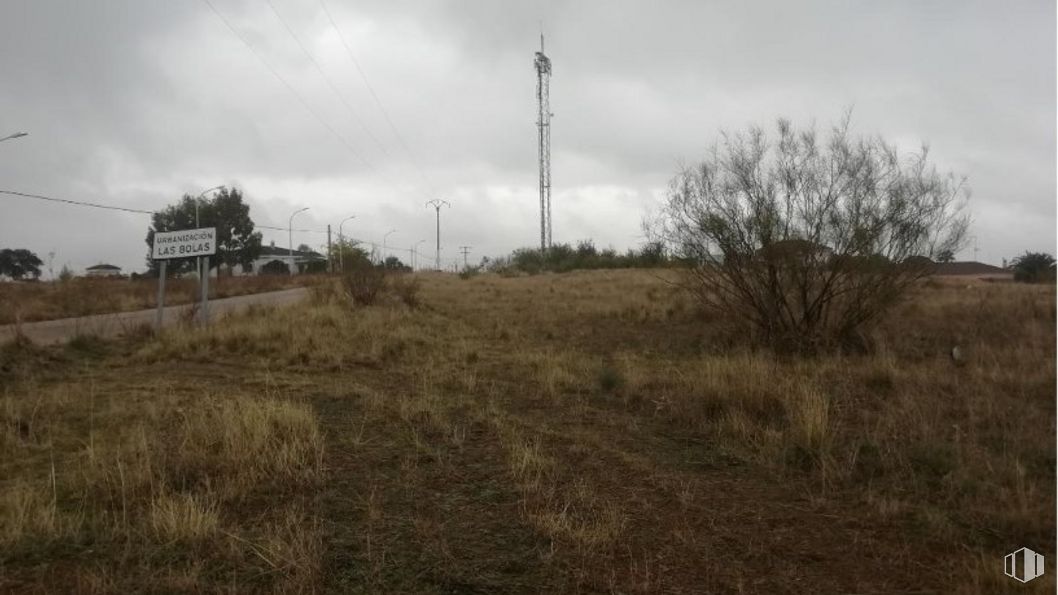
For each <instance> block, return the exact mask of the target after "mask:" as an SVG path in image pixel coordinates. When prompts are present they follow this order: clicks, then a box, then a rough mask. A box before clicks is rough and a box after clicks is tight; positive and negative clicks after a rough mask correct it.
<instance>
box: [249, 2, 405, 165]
mask: <svg viewBox="0 0 1058 595" xmlns="http://www.w3.org/2000/svg"><path fill="white" fill-rule="evenodd" d="M265 2H267V3H268V7H269V8H271V9H272V14H274V15H276V18H277V19H279V22H280V23H281V24H282V25H283V28H284V29H286V31H287V33H288V34H290V37H291V38H292V39H293V40H294V42H295V43H296V44H298V47H299V48H301V52H302V53H303V54H305V57H306V58H308V59H309V62H311V63H312V65H313V66H314V67H315V68H316V72H318V73H320V76H321V77H323V80H324V82H326V83H327V86H328V87H330V89H331V92H332V93H334V96H335V97H337V98H338V101H340V102H341V104H342V105H343V106H345V109H346V111H348V112H349V115H351V116H352V117H353V119H354V120H356V123H357V124H359V125H360V128H361V129H362V130H363V131H364V134H366V135H367V136H368V138H370V139H371V140H372V141H374V143H375V144H376V145H377V146H378V149H379V150H380V151H382V154H383V155H385V156H386V157H389V158H391V159H392V157H393V156H392V155H390V154H389V151H387V150H386V147H385V145H383V144H382V142H381V141H380V140H378V137H377V136H375V135H374V133H373V132H371V129H370V128H368V127H367V124H366V123H365V122H364V120H363V118H361V117H360V115H359V114H358V113H356V110H355V109H353V106H352V105H350V104H349V102H348V101H346V99H345V96H344V95H342V93H341V91H339V90H338V87H337V85H335V84H334V81H332V80H331V77H329V76H327V73H326V72H324V70H323V67H322V66H320V63H319V62H318V61H317V60H316V58H314V57H313V55H312V52H310V51H309V49H308V48H307V47H305V44H304V43H302V42H301V38H300V37H298V35H297V33H294V29H293V28H292V27H291V26H290V24H289V23H287V20H286V19H284V18H283V15H281V14H279V10H278V9H276V6H275V4H272V0H265Z"/></svg>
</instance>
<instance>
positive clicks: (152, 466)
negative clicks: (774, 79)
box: [0, 271, 1056, 594]
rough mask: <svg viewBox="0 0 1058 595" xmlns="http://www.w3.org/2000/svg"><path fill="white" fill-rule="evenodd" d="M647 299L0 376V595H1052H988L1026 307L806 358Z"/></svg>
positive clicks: (488, 303)
mask: <svg viewBox="0 0 1058 595" xmlns="http://www.w3.org/2000/svg"><path fill="white" fill-rule="evenodd" d="M671 274H673V273H672V272H665V273H660V272H659V273H651V272H650V271H606V272H599V271H596V272H575V273H569V274H563V275H540V276H534V277H513V278H500V277H496V276H492V275H481V276H477V277H473V278H470V279H466V280H462V279H459V278H457V277H456V276H451V275H441V274H426V275H419V280H418V282H419V283H420V286H421V291H420V292H419V294H418V296H417V298H418V299H417V300H413V299H410V297H411V296H412V294H413V293H414V292H413V291H411V290H407V289H405V290H404V292H403V294H402V296H398V295H389V296H387V297H386V298H385V299H383V300H382V302H381V303H379V304H377V305H374V306H358V307H354V306H352V305H350V304H349V303H348V301H347V300H345V299H344V298H343V296H342V294H341V292H340V290H339V289H338V288H339V285H338V284H337V283H336V282H335V283H333V284H323V285H320V286H318V287H317V288H316V289H315V290H314V294H313V298H312V299H311V300H309V301H306V302H305V303H303V304H300V305H297V306H293V307H289V308H285V309H269V308H257V309H252V310H250V311H248V312H246V313H243V314H239V315H236V316H233V317H231V318H228V319H226V320H224V321H221V322H219V323H217V324H215V325H214V326H213V327H211V328H209V329H206V330H196V329H190V328H175V329H173V330H171V331H166V332H165V333H164V334H162V335H160V336H157V337H140V338H130V339H128V340H127V341H123V342H114V343H103V342H100V341H93V340H91V339H90V338H79V339H78V340H77V341H75V342H74V343H72V344H71V345H69V346H67V347H64V348H62V349H41V348H37V347H34V346H32V345H26V344H12V345H8V346H5V347H3V348H2V351H0V383H2V384H0V386H2V389H0V591H30V592H84V593H102V592H114V593H125V592H132V591H142V590H152V591H160V592H191V591H222V592H247V591H253V592H267V591H273V592H302V591H304V592H310V591H328V592H340V593H357V592H370V593H401V592H405V593H512V592H514V593H519V592H525V593H538V592H562V593H566V592H615V593H658V592H664V593H768V594H772V593H838V592H856V593H892V592H944V593H980V594H984V593H998V592H1013V590H1014V587H1018V589H1017V591H1018V592H1031V593H1045V592H1053V591H1054V589H1055V582H1054V574H1053V573H1050V574H1048V575H1046V576H1044V577H1043V578H1041V579H1038V580H1036V581H1034V582H1032V583H1029V584H1027V585H1024V586H1022V585H1018V584H1015V583H1013V582H1012V581H1011V579H1009V578H1007V577H1005V576H1004V575H1003V572H1002V568H1003V567H1002V558H1003V555H1004V554H1005V553H1008V552H1010V551H1013V550H1015V549H1017V548H1019V547H1021V546H1029V547H1032V548H1033V549H1035V550H1036V551H1040V552H1042V553H1044V555H1046V556H1048V557H1049V558H1050V557H1052V556H1053V555H1054V553H1055V552H1054V551H1053V550H1052V549H1051V545H1052V544H1053V538H1054V529H1055V492H1054V485H1055V451H1054V443H1055V442H1054V439H1055V383H1056V373H1055V323H1056V319H1055V294H1054V287H1053V286H1025V285H999V284H985V283H980V284H974V283H971V284H965V283H959V284H948V283H939V282H936V281H929V282H926V283H923V284H922V285H921V286H920V287H918V288H916V290H915V291H914V294H913V295H911V296H910V297H909V299H908V300H907V301H906V303H904V304H903V305H902V306H901V307H900V308H899V309H898V310H897V311H895V312H893V314H892V316H890V317H889V318H887V320H886V321H885V322H884V323H883V324H881V325H880V326H879V328H877V329H876V330H875V331H874V332H873V335H872V337H871V339H872V343H873V345H874V349H873V351H872V352H871V353H870V354H867V355H846V356H839V355H832V356H823V357H818V358H814V359H801V358H779V357H775V356H773V355H771V354H770V353H768V352H765V351H759V350H754V349H753V348H752V346H750V345H747V344H746V343H745V341H744V339H743V338H742V337H744V336H745V335H744V333H742V332H741V329H740V328H739V327H738V325H737V324H732V323H731V321H723V320H712V319H709V317H707V316H704V315H703V314H702V313H701V312H700V311H699V310H698V309H697V308H696V307H695V306H694V304H693V303H691V302H690V301H688V300H687V299H686V298H685V297H684V296H683V295H681V294H679V293H677V292H676V291H674V290H673V289H672V287H671V286H670V285H669V284H667V283H666V282H665V281H664V279H662V278H661V277H660V276H659V275H671ZM400 297H403V298H404V299H399V298H400ZM416 302H417V303H416ZM409 303H412V304H415V305H414V306H411V305H409ZM954 345H958V346H959V347H960V349H961V351H962V358H961V359H960V361H953V359H952V358H951V357H950V350H951V348H952V347H953V346H954Z"/></svg>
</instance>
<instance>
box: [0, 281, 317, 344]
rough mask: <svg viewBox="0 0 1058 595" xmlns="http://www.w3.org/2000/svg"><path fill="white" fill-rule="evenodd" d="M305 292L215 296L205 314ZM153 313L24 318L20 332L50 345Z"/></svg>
mask: <svg viewBox="0 0 1058 595" xmlns="http://www.w3.org/2000/svg"><path fill="white" fill-rule="evenodd" d="M306 295H308V290H307V289H305V288H304V287H296V288H294V289H284V290H282V291H270V292H267V293H254V294H250V295H240V296H235V297H230V298H222V299H218V300H210V302H209V316H210V319H211V320H217V319H218V317H220V316H223V315H225V314H229V313H231V312H237V311H239V310H242V309H245V308H246V307H247V306H249V305H251V304H269V305H276V306H279V305H284V304H291V303H294V302H296V301H299V300H301V299H302V298H304V297H305V296H306ZM191 307H192V306H191V304H183V305H180V306H168V307H166V308H165V313H164V315H163V321H162V325H163V326H172V325H174V324H176V323H178V322H180V320H182V319H183V318H184V317H185V312H186V311H187V310H188V309H189V308H191ZM156 315H157V310H156V309H151V310H135V311H132V312H115V313H113V314H96V315H94V316H82V317H79V318H61V319H59V320H45V321H42V322H27V323H24V324H22V334H24V335H25V336H27V337H29V339H30V340H32V341H33V342H34V343H36V344H38V345H51V344H55V343H63V342H66V341H69V340H70V339H72V338H74V337H76V336H77V335H97V336H100V337H114V336H117V335H120V334H122V333H123V332H125V331H127V330H129V329H133V328H136V327H138V326H141V325H144V324H148V325H153V324H154V318H155V316H156ZM15 326H16V325H14V324H9V325H5V326H0V343H5V342H7V341H10V340H12V339H14V338H15Z"/></svg>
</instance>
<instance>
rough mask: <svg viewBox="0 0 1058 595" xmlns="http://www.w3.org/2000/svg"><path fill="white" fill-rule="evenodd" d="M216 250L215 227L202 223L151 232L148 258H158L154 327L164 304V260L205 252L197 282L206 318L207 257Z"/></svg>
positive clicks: (202, 310)
mask: <svg viewBox="0 0 1058 595" xmlns="http://www.w3.org/2000/svg"><path fill="white" fill-rule="evenodd" d="M216 252H217V228H215V227H203V228H200V229H185V230H182V231H160V232H157V233H155V234H154V246H153V249H152V251H151V258H152V259H154V260H160V261H162V265H161V269H160V271H159V275H158V314H157V316H156V317H155V327H156V328H157V329H161V328H162V311H163V308H164V307H165V269H166V266H165V264H166V261H168V260H169V259H172V258H189V257H193V256H205V257H206V263H205V264H206V266H205V274H202V269H199V283H200V284H201V286H202V306H201V321H202V324H203V325H205V324H206V323H207V322H208V321H209V293H208V292H209V257H210V256H211V255H213V254H216Z"/></svg>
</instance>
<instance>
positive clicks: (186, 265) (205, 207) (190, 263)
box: [147, 188, 261, 275]
mask: <svg viewBox="0 0 1058 595" xmlns="http://www.w3.org/2000/svg"><path fill="white" fill-rule="evenodd" d="M198 212H199V225H200V226H201V227H216V229H217V252H216V254H214V255H213V256H211V257H210V268H211V269H212V268H218V270H219V267H220V266H221V265H224V266H227V267H228V270H229V271H233V270H234V267H235V266H236V265H243V266H249V265H250V264H251V263H252V262H253V261H254V259H255V258H257V256H258V255H259V254H260V253H261V233H260V232H255V231H254V223H253V219H251V218H250V206H249V205H247V204H246V203H245V202H243V196H242V193H241V192H240V191H239V190H238V189H237V188H232V189H230V190H229V189H228V188H221V190H220V192H218V193H216V194H215V195H214V196H213V197H211V198H204V199H202V200H201V201H200V202H199V207H198ZM194 227H195V198H194V197H192V196H191V195H189V194H185V195H184V196H183V197H182V198H181V199H180V202H178V203H176V204H175V205H169V206H168V207H166V208H165V209H163V210H161V211H158V212H156V213H154V214H153V215H152V216H151V226H150V227H149V228H148V229H147V246H148V252H147V265H148V267H149V268H150V270H151V272H152V273H154V274H155V275H157V268H158V263H157V262H155V261H154V260H153V259H152V258H151V255H150V247H151V246H152V245H153V243H154V234H155V232H157V231H177V230H181V229H193V228H194ZM194 262H195V259H194V258H178V259H173V260H170V261H169V265H168V270H169V272H170V273H173V274H176V273H184V272H188V271H193V270H194V268H195V265H194Z"/></svg>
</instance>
